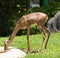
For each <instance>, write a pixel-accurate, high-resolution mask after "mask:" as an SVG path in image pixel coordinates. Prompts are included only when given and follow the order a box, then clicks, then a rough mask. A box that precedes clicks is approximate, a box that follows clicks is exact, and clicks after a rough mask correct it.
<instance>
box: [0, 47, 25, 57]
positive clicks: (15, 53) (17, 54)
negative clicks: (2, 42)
mask: <svg viewBox="0 0 60 58" xmlns="http://www.w3.org/2000/svg"><path fill="white" fill-rule="evenodd" d="M3 48H4V47H0V50H2V49H3ZM25 55H26V53H24V52H23V51H21V50H20V49H17V48H14V47H9V50H7V52H5V53H0V58H24V57H25Z"/></svg>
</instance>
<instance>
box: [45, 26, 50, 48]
mask: <svg viewBox="0 0 60 58" xmlns="http://www.w3.org/2000/svg"><path fill="white" fill-rule="evenodd" d="M44 29H45V30H46V31H47V33H48V37H47V40H46V43H45V49H46V48H47V44H48V40H49V38H50V31H49V30H48V28H46V27H44Z"/></svg>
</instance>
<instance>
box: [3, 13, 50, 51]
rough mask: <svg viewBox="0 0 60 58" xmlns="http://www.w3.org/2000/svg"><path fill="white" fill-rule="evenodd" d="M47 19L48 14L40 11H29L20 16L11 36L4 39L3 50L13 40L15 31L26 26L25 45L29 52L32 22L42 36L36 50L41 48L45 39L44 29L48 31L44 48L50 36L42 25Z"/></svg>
mask: <svg viewBox="0 0 60 58" xmlns="http://www.w3.org/2000/svg"><path fill="white" fill-rule="evenodd" d="M47 20H48V16H47V15H46V14H44V13H41V12H35V13H30V14H28V15H24V16H22V17H21V18H20V19H19V20H18V21H17V23H16V26H15V28H14V30H13V32H12V34H11V36H10V37H9V39H8V40H7V41H5V46H4V50H7V49H8V46H9V45H10V43H11V42H12V41H13V38H14V36H15V35H16V33H17V32H18V31H19V30H20V29H26V28H27V46H28V49H27V52H30V44H29V34H30V26H31V25H32V24H35V23H36V24H37V26H38V27H39V31H40V32H41V33H42V37H43V38H42V41H41V44H40V46H39V48H38V50H40V49H41V48H42V45H43V43H44V40H45V37H46V33H45V30H46V31H47V33H48V37H47V40H46V43H45V48H46V47H47V43H48V40H49V37H50V32H49V30H48V29H47V28H46V27H44V24H45V23H46V21H47Z"/></svg>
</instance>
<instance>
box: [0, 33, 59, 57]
mask: <svg viewBox="0 0 60 58" xmlns="http://www.w3.org/2000/svg"><path fill="white" fill-rule="evenodd" d="M8 38H9V37H0V46H4V43H3V42H4V41H5V40H7V39H8ZM41 39H42V35H41V34H36V35H30V47H31V49H32V50H35V49H37V48H38V46H39V44H40V41H41ZM11 46H13V47H16V48H19V49H22V50H24V51H26V50H27V40H26V36H16V37H15V38H14V40H13V42H12V43H11ZM25 58H60V33H52V34H51V36H50V39H49V42H48V46H47V49H46V50H45V49H44V45H43V47H42V51H41V52H40V53H29V54H27V55H26V57H25Z"/></svg>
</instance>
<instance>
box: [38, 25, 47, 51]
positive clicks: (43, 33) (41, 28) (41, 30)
mask: <svg viewBox="0 0 60 58" xmlns="http://www.w3.org/2000/svg"><path fill="white" fill-rule="evenodd" d="M39 31H40V32H41V34H42V41H41V43H40V46H39V48H38V51H39V50H40V51H41V49H42V46H43V43H44V40H45V38H46V34H45V31H44V28H43V27H42V26H39Z"/></svg>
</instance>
